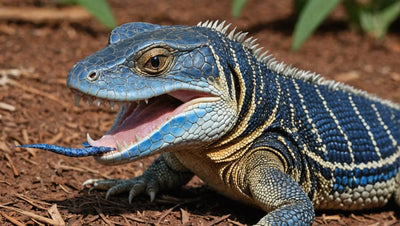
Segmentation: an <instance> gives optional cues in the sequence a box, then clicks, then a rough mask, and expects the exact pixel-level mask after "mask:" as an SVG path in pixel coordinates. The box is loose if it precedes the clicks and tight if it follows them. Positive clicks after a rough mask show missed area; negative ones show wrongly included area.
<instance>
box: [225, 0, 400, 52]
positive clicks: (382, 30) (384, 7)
mask: <svg viewBox="0 0 400 226" xmlns="http://www.w3.org/2000/svg"><path fill="white" fill-rule="evenodd" d="M246 1H247V0H233V4H232V14H233V16H234V17H239V15H240V13H241V10H242V8H243V6H244V5H245V3H246ZM340 3H343V4H344V6H345V9H346V12H347V15H348V21H349V24H350V25H351V27H352V28H354V29H356V30H358V31H361V32H362V33H367V34H370V35H372V36H373V37H376V38H378V39H382V38H383V37H384V36H385V35H386V32H387V29H388V27H389V26H390V24H391V23H392V22H393V21H394V20H395V19H396V18H397V17H399V15H400V1H399V0H293V4H294V8H295V10H296V11H297V14H298V21H297V23H296V25H295V29H294V32H293V42H292V50H293V51H296V50H298V49H299V48H300V47H301V46H302V45H303V43H304V42H305V41H306V40H307V39H308V38H309V37H310V35H311V34H312V33H313V32H314V31H315V29H316V28H317V27H318V26H319V25H320V24H321V23H322V22H323V21H324V20H325V19H326V17H327V16H328V15H329V13H330V12H331V11H332V10H333V9H334V8H335V7H336V6H337V5H338V4H340Z"/></svg>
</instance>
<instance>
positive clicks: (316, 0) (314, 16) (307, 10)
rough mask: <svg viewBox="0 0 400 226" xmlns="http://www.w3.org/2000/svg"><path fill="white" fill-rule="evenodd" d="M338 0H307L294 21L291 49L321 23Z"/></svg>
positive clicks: (305, 38) (299, 44) (294, 48)
mask: <svg viewBox="0 0 400 226" xmlns="http://www.w3.org/2000/svg"><path fill="white" fill-rule="evenodd" d="M339 2H340V0H309V1H307V3H306V5H305V6H304V7H303V9H302V10H301V12H300V15H299V20H298V21H297V23H296V26H295V30H294V34H293V42H292V51H296V50H298V49H299V48H300V47H301V45H302V44H303V43H304V42H305V41H306V40H307V38H308V37H309V36H310V35H311V34H312V33H313V31H314V30H315V29H316V28H317V27H318V25H320V24H321V23H322V21H323V20H324V19H325V18H326V17H327V16H328V15H329V13H330V12H331V11H332V10H333V8H335V6H336V5H337V4H339Z"/></svg>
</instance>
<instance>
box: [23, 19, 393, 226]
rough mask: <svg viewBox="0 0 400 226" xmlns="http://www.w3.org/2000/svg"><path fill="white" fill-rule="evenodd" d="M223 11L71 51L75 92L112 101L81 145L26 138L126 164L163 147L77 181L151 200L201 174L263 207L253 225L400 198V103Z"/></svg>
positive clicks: (292, 221)
mask: <svg viewBox="0 0 400 226" xmlns="http://www.w3.org/2000/svg"><path fill="white" fill-rule="evenodd" d="M228 27H229V25H225V23H224V22H223V23H219V22H204V23H199V24H198V25H197V26H160V25H153V24H147V23H128V24H124V25H122V26H120V27H117V28H116V29H114V30H113V31H112V33H111V35H110V38H109V43H108V45H107V46H106V47H105V48H104V49H102V50H100V51H98V52H97V53H94V54H93V55H91V56H89V57H87V58H86V59H84V60H82V61H80V62H78V63H77V64H76V65H75V66H74V67H73V68H72V69H71V71H70V73H69V75H68V78H67V84H68V86H69V87H70V88H71V89H72V90H73V92H74V93H75V97H76V104H79V102H80V99H81V98H83V99H86V100H88V101H89V102H95V103H96V104H98V105H100V104H102V103H105V102H108V103H110V105H111V107H113V106H114V104H117V105H119V113H118V115H117V117H116V119H115V122H114V124H113V126H112V127H111V129H110V130H109V131H108V132H107V134H105V135H104V136H103V137H102V138H100V139H98V140H93V139H92V138H91V137H90V136H89V135H88V136H87V142H86V143H84V147H83V148H67V147H60V146H55V145H48V144H32V145H22V146H21V147H34V148H40V149H45V150H50V151H53V152H56V153H59V154H63V155H67V156H75V157H80V156H94V158H95V159H96V160H97V161H99V162H101V163H104V164H110V165H115V164H123V163H127V162H130V161H134V160H137V159H140V158H143V157H145V156H148V155H153V154H157V153H161V155H160V156H159V157H158V158H157V159H156V160H155V161H154V162H153V163H152V164H151V165H150V166H149V167H148V169H147V170H146V171H145V172H144V173H143V174H142V175H141V176H139V177H136V178H132V179H129V180H119V179H107V180H97V179H90V180H88V181H86V182H85V183H84V184H90V185H92V188H94V189H105V190H107V193H106V197H107V198H108V197H109V196H110V195H115V194H118V193H123V192H128V193H129V202H131V201H132V199H133V198H134V197H135V196H136V195H139V194H141V193H147V194H148V195H149V196H150V198H151V200H154V198H155V196H156V194H157V193H158V192H159V191H161V190H166V189H172V188H175V187H179V186H181V185H184V184H185V183H187V182H188V181H189V180H190V179H191V178H192V176H193V175H194V174H195V175H198V176H199V177H200V178H201V179H203V180H204V181H205V182H206V183H207V184H208V185H209V186H210V187H212V188H213V189H215V190H216V191H218V192H220V193H221V194H223V195H226V196H227V197H229V198H232V199H235V200H238V201H241V202H244V203H247V204H249V205H253V206H256V207H259V208H261V209H263V210H265V211H266V212H267V214H266V215H265V216H264V217H263V218H262V219H260V221H259V222H258V224H259V225H284V224H287V225H307V224H311V223H312V222H313V220H314V216H315V214H314V209H340V210H359V209H368V208H375V207H381V206H384V205H385V204H386V203H387V202H388V200H389V199H391V198H393V199H394V200H395V201H396V202H397V203H398V204H400V191H399V189H400V187H399V186H400V185H399V184H400V173H399V170H400V106H399V105H398V104H395V103H393V102H390V101H387V100H383V99H380V98H378V97H376V96H374V95H372V94H368V93H366V92H364V91H361V90H358V89H355V88H353V87H350V86H347V85H344V84H341V83H338V82H334V81H329V80H326V79H324V78H322V77H320V76H319V75H316V74H314V73H311V72H307V71H303V70H299V69H297V68H294V67H290V66H286V65H285V64H283V63H279V62H277V61H276V60H275V59H274V58H273V57H272V56H271V55H268V54H267V53H261V50H262V48H258V45H257V44H255V39H253V38H246V35H247V33H243V32H237V31H236V29H233V30H231V31H229V32H228V29H229V28H228Z"/></svg>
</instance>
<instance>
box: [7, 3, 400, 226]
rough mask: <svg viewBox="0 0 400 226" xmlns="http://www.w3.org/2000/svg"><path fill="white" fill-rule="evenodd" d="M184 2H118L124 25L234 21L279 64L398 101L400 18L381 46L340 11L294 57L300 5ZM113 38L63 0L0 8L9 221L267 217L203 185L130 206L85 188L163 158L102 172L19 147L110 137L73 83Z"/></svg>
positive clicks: (396, 217) (363, 219) (396, 219)
mask: <svg viewBox="0 0 400 226" xmlns="http://www.w3.org/2000/svg"><path fill="white" fill-rule="evenodd" d="M177 3H178V2H177V1H172V0H165V1H156V0H147V1H139V0H137V1H129V0H124V1H117V0H114V1H110V4H111V7H112V9H113V12H114V14H115V15H116V17H117V20H118V23H119V24H122V23H126V22H131V21H144V22H150V23H157V24H163V25H165V24H183V25H194V24H197V22H199V21H205V20H216V19H219V20H220V21H221V20H227V21H228V22H229V23H232V24H234V25H235V26H237V27H238V28H239V30H245V31H249V32H250V34H251V35H253V36H255V37H256V38H257V39H258V43H259V44H260V46H264V47H265V49H268V50H269V51H270V52H271V53H273V54H274V56H275V57H276V58H277V59H278V60H279V61H285V62H286V63H287V64H291V65H293V66H296V67H299V68H302V69H307V70H310V71H315V72H317V73H320V74H322V75H323V76H324V77H326V78H329V79H335V80H338V81H341V82H344V83H347V84H350V85H352V86H355V87H357V88H360V89H364V90H367V91H369V92H372V93H375V94H377V95H378V96H381V97H383V98H386V99H389V100H392V101H394V102H399V101H400V99H399V97H400V22H399V21H397V22H396V23H395V24H393V26H392V27H391V28H390V30H389V33H388V35H387V36H386V38H385V39H384V40H383V41H377V40H375V39H373V38H371V37H368V36H361V35H360V34H359V33H358V32H356V31H352V30H351V29H349V28H348V27H347V24H346V23H345V14H344V12H343V9H341V8H340V7H339V8H338V9H336V10H335V12H334V13H333V14H332V15H331V16H330V18H329V19H328V20H327V21H326V22H325V23H324V25H323V26H322V27H321V28H320V29H319V30H318V31H317V32H316V33H315V34H314V35H313V36H312V37H311V38H310V39H309V40H308V41H307V42H306V44H305V45H304V46H303V48H302V49H301V50H300V51H299V52H297V53H292V52H290V43H291V33H292V30H293V27H294V24H295V17H294V16H293V13H292V12H293V10H292V6H291V1H272V0H269V1H267V0H249V1H248V3H247V5H246V6H245V8H244V11H243V14H242V16H241V17H240V18H238V19H234V18H232V17H231V14H230V7H231V1H212V0H207V1H206V0H204V1H190V0H183V1H179V4H177ZM7 9H8V11H7ZM4 10H6V11H7V14H6V13H4ZM38 10H39V11H38ZM41 10H42V11H41ZM43 10H44V11H43ZM39 12H40V13H39ZM71 15H74V16H71ZM108 34H109V30H107V29H106V28H104V27H102V26H101V25H100V24H98V22H96V21H95V20H94V19H92V18H91V17H90V16H88V15H87V13H85V11H82V10H80V9H77V8H67V7H65V6H62V5H59V4H57V3H56V2H55V1H50V0H47V1H45V0H27V1H15V0H2V1H1V2H0V224H1V225H43V224H47V225H57V224H60V225H62V224H68V225H82V224H86V225H146V224H149V225H251V224H254V223H256V222H257V221H258V219H260V218H261V217H262V216H263V215H265V213H264V212H262V211H260V210H257V209H252V208H250V207H248V206H245V205H242V204H240V203H237V202H234V201H231V200H229V199H227V198H225V197H223V196H221V195H219V194H217V193H215V192H214V191H212V190H211V189H209V188H208V187H207V186H206V185H204V184H203V182H202V181H201V180H200V179H198V178H194V179H193V180H192V181H191V182H190V183H189V184H188V185H186V186H184V187H182V188H178V189H177V190H175V191H171V192H167V193H162V194H159V195H158V196H157V198H156V200H155V201H154V202H150V201H149V198H148V197H147V196H145V195H143V196H139V197H137V198H135V200H134V202H133V203H132V204H128V198H127V196H128V195H127V194H123V195H118V196H113V197H111V198H110V199H109V200H105V199H104V195H105V193H104V192H102V191H91V192H89V188H87V187H83V186H82V185H81V184H82V183H83V182H84V181H85V180H87V179H90V178H125V179H127V178H130V177H134V176H138V175H140V174H141V173H142V172H143V171H144V170H145V168H146V167H147V166H148V165H149V164H150V163H151V161H152V160H154V158H155V157H149V158H146V159H143V160H139V161H136V162H133V163H130V164H126V165H122V166H102V165H99V164H98V163H96V162H95V161H94V160H93V159H92V158H79V159H78V158H68V157H64V156H60V155H56V154H53V153H49V152H45V151H38V150H32V149H16V148H11V147H12V146H15V145H19V144H29V143H50V144H58V145H64V146H71V147H79V146H80V144H81V143H82V142H84V141H85V139H86V133H90V134H91V136H92V137H93V138H99V137H101V136H102V135H103V134H104V133H105V132H106V131H107V130H108V128H109V127H110V125H111V124H112V122H113V120H114V117H115V115H116V112H117V110H111V109H110V108H109V106H106V107H104V106H102V107H100V108H97V107H91V106H89V105H88V104H85V103H84V104H81V107H80V108H78V107H76V106H75V105H74V100H73V95H72V94H71V92H70V91H69V90H68V89H67V88H66V86H65V80H66V76H67V73H68V71H69V69H70V68H71V67H72V66H73V65H74V64H75V63H76V62H78V61H79V60H81V59H83V58H84V57H86V56H88V55H90V54H91V53H93V52H95V51H96V50H99V49H101V48H103V47H104V46H105V45H106V43H107V40H108ZM314 225H400V207H399V206H396V205H395V204H394V203H393V202H391V203H390V204H389V205H388V206H387V207H385V208H382V209H374V210H369V211H360V212H340V211H339V212H332V211H320V212H317V218H316V221H315V223H314Z"/></svg>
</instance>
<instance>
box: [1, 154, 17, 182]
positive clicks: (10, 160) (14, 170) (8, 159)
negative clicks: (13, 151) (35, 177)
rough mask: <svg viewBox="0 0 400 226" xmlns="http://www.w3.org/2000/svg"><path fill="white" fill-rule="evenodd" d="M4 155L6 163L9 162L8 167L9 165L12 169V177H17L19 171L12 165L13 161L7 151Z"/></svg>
mask: <svg viewBox="0 0 400 226" xmlns="http://www.w3.org/2000/svg"><path fill="white" fill-rule="evenodd" d="M4 156H5V157H6V159H7V161H8V163H9V164H10V167H11V169H12V171H13V174H14V177H18V176H19V173H18V170H17V168H16V167H15V165H14V162H13V160H12V158H11V157H10V155H9V154H8V153H5V155H4Z"/></svg>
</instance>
